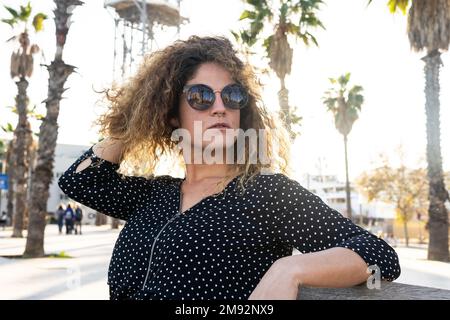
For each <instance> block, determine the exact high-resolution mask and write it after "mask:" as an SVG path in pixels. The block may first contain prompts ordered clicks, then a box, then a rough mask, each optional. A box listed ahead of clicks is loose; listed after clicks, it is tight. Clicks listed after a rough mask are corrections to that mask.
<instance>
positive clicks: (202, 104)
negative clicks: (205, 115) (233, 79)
mask: <svg viewBox="0 0 450 320" xmlns="http://www.w3.org/2000/svg"><path fill="white" fill-rule="evenodd" d="M216 92H220V97H221V98H222V101H223V104H224V106H225V107H227V108H230V109H234V110H236V109H242V108H244V107H245V106H246V105H247V102H248V93H247V91H246V90H245V88H244V87H243V86H241V85H240V84H237V83H233V84H229V85H227V86H225V87H224V88H223V89H222V90H221V91H220V90H216V91H214V90H213V89H212V88H211V87H209V86H207V85H206V84H190V85H185V86H184V88H183V94H185V95H186V100H187V102H188V103H189V105H190V106H191V107H192V108H194V109H196V110H201V111H203V110H206V109H208V108H210V107H211V106H212V105H213V104H214V101H215V100H216V94H215V93H216Z"/></svg>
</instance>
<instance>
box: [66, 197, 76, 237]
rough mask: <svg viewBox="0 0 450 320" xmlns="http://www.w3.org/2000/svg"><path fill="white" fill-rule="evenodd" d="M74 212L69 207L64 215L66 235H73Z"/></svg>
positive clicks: (69, 206)
mask: <svg viewBox="0 0 450 320" xmlns="http://www.w3.org/2000/svg"><path fill="white" fill-rule="evenodd" d="M74 217H75V216H74V212H73V209H72V207H71V205H70V203H69V204H68V205H67V208H66V211H65V213H64V220H65V221H64V222H65V224H66V234H71V233H72V230H73V220H74Z"/></svg>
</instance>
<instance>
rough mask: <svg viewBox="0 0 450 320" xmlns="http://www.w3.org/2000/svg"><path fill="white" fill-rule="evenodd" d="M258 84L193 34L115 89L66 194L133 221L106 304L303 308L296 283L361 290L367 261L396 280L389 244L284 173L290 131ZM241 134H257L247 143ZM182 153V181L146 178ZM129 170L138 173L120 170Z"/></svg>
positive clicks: (119, 248) (221, 50)
mask: <svg viewBox="0 0 450 320" xmlns="http://www.w3.org/2000/svg"><path fill="white" fill-rule="evenodd" d="M259 89H260V85H259V82H258V81H257V80H256V76H255V73H254V72H253V70H252V68H251V67H250V66H249V65H248V64H247V63H243V62H242V61H241V60H240V59H239V57H238V56H237V54H236V51H235V50H234V48H233V47H232V45H231V43H230V42H229V41H228V40H227V39H225V38H222V37H197V36H193V37H191V38H189V39H188V40H186V41H181V40H179V41H176V42H175V43H174V44H173V45H171V46H168V47H167V48H165V49H163V50H161V51H158V52H155V53H152V54H151V55H150V56H148V57H147V58H146V59H145V61H144V63H143V64H142V66H141V67H140V68H139V71H138V72H137V74H136V75H135V77H134V78H132V79H131V80H130V81H129V82H128V83H127V84H125V85H124V86H122V87H121V88H119V89H116V90H113V91H112V92H111V91H108V90H107V91H106V97H107V98H108V99H109V101H110V104H111V108H110V109H109V111H108V112H107V113H106V114H104V115H103V116H102V117H101V118H100V119H99V124H100V127H101V133H102V134H104V135H105V136H107V137H108V138H107V139H105V140H103V141H101V142H100V143H97V144H95V145H94V146H92V147H91V148H90V149H89V150H88V151H86V152H85V153H84V154H83V155H82V156H81V157H80V158H79V159H78V160H77V161H76V162H75V163H74V164H73V165H72V166H71V167H70V168H69V169H68V170H67V171H66V172H65V173H64V175H63V176H62V177H61V178H60V180H59V186H60V187H61V189H62V190H63V191H64V192H65V193H66V194H67V195H68V196H69V197H71V198H72V199H74V200H76V201H78V202H80V203H82V204H85V205H87V206H89V207H91V208H94V209H95V210H98V211H100V212H103V213H105V214H108V215H110V216H112V217H115V218H119V219H122V220H126V221H127V222H126V224H125V226H124V228H123V229H122V231H121V233H120V236H119V238H118V240H117V243H116V245H115V248H114V252H113V255H112V259H111V263H110V268H109V272H108V284H109V286H110V297H111V299H296V297H297V294H298V292H299V287H300V288H301V286H328V287H345V286H353V285H356V284H359V283H363V282H365V281H366V280H367V278H368V277H369V273H368V271H367V270H368V266H371V270H376V268H378V270H379V272H380V273H381V277H382V279H385V280H389V281H392V280H394V279H396V278H397V277H398V276H399V274H400V266H399V263H398V258H397V255H396V253H395V251H394V250H393V249H392V248H391V247H390V246H389V245H388V244H387V243H386V242H384V241H383V240H381V239H378V238H377V237H376V236H374V235H373V234H370V233H369V232H367V231H365V230H364V229H362V228H360V227H358V226H356V225H354V224H353V223H352V222H351V221H350V220H348V219H346V218H344V217H343V216H342V215H341V214H340V213H339V212H337V211H335V210H333V209H331V208H330V207H328V206H327V205H326V204H325V203H324V202H323V201H322V200H321V199H320V198H319V197H317V196H316V195H314V194H312V193H311V192H309V191H308V190H306V189H305V188H304V187H302V186H301V185H300V184H299V183H298V182H297V181H295V180H292V179H290V178H288V176H287V175H286V174H287V172H288V169H289V168H288V166H287V163H288V157H287V155H288V154H289V152H288V145H289V142H288V138H287V134H286V131H285V130H284V129H283V128H281V127H276V125H275V124H276V123H277V122H276V121H275V120H274V118H273V117H271V116H269V114H268V113H267V112H266V109H265V107H264V105H263V104H262V102H261V98H260V94H259ZM238 129H241V130H240V131H239V130H238ZM252 130H253V131H252ZM236 131H239V132H238V133H236ZM242 131H244V132H245V133H247V132H250V133H252V132H253V133H254V132H255V131H259V132H262V134H258V135H256V136H255V135H253V136H252V138H255V139H256V140H250V139H245V137H244V143H242ZM199 133H200V138H198V136H199ZM249 135H250V134H249ZM205 137H206V138H205ZM230 137H231V138H230ZM261 142H264V143H261ZM211 150H212V151H211ZM198 154H200V161H198V159H197V160H196V158H195V155H198ZM177 156H178V157H179V159H181V161H182V165H183V168H184V177H183V178H177V177H172V176H170V175H160V176H156V175H153V174H151V173H152V172H155V170H156V169H157V165H158V164H160V162H162V160H163V159H170V158H176V157H177ZM211 158H213V159H212V160H213V161H210V160H211ZM223 160H226V161H223ZM121 163H124V166H125V164H127V167H134V168H135V169H136V170H139V169H140V170H141V171H140V172H139V175H140V176H132V175H126V174H124V173H123V172H121V173H118V172H117V170H118V169H119V168H120V169H121V170H124V169H123V167H121V166H120V164H121ZM144 163H145V165H144ZM136 170H135V171H136ZM294 247H295V248H297V249H298V250H300V251H301V252H302V253H303V254H301V255H294V256H293V255H292V249H293V248H294ZM374 268H375V269H374Z"/></svg>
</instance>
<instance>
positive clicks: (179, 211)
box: [142, 188, 182, 290]
mask: <svg viewBox="0 0 450 320" xmlns="http://www.w3.org/2000/svg"><path fill="white" fill-rule="evenodd" d="M181 204H182V192H181V188H180V203H179V205H178V212H177V213H176V214H175V215H174V216H173V217H172V218H170V219H169V221H167V222H166V224H165V225H164V226H163V227H162V228H161V230H159V232H158V234H157V235H156V237H155V239H154V240H153V244H152V248H151V249H150V259H149V261H148V268H147V275H146V276H145V280H144V284H143V286H142V290H145V285H146V284H147V280H148V276H149V275H150V267H151V264H152V259H153V250H154V248H155V245H156V241H157V240H158V237H159V235H160V234H161V233H162V232H163V230H164V229H165V227H166V226H167V225H168V224H169V223H171V222H172V221H173V220H175V219H176V218H178V217H179V216H181V214H182V213H181Z"/></svg>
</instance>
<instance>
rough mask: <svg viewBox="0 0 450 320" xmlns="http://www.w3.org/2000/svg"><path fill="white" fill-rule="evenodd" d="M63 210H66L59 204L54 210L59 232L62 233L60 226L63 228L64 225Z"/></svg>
mask: <svg viewBox="0 0 450 320" xmlns="http://www.w3.org/2000/svg"><path fill="white" fill-rule="evenodd" d="M65 212H66V210H64V207H63V205H62V204H60V205H59V207H58V209H57V210H56V221H57V222H58V230H59V234H61V233H62V228H63V225H64V215H65Z"/></svg>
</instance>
